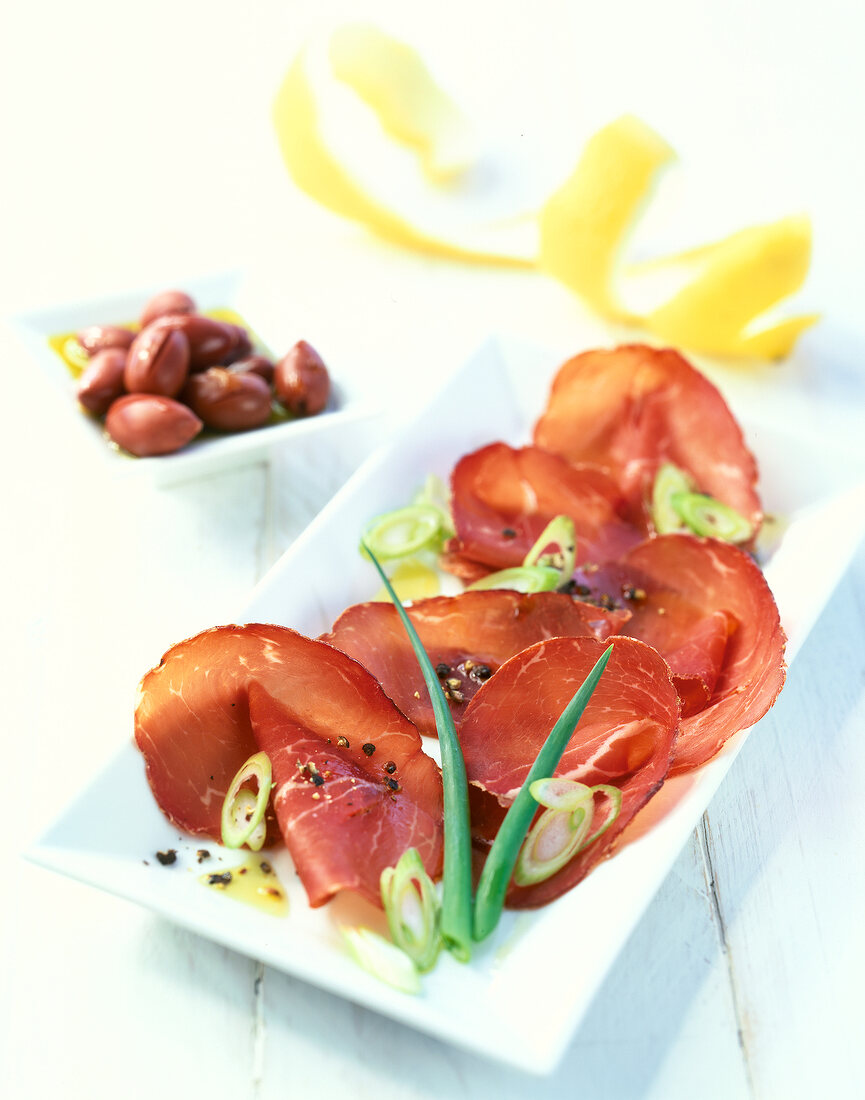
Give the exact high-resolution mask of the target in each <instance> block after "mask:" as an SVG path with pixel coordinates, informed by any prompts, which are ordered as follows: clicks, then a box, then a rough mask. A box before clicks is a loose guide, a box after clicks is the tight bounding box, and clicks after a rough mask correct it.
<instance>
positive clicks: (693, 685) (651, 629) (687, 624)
mask: <svg viewBox="0 0 865 1100" xmlns="http://www.w3.org/2000/svg"><path fill="white" fill-rule="evenodd" d="M665 537H666V536H659V538H661V539H663V538H665ZM574 587H575V588H576V589H577V590H578V591H579V592H580V593H581V594H582V595H584V596H585V597H586V598H587V599H593V600H596V601H597V602H598V603H599V604H600V605H601V606H602V607H622V608H627V609H628V611H629V612H630V618H629V620H628V622H627V623H626V624H625V625H624V626H623V627H622V630H621V633H623V634H627V635H628V636H629V637H631V638H639V639H640V640H641V641H643V642H648V643H649V645H651V646H654V647H655V649H657V650H658V651H659V652H660V653H661V655H662V656H663V657H664V658H665V660H666V661H667V663H668V664H669V666H670V669H671V671H672V673H673V682H674V683H675V685H676V689H677V690H678V692H679V698H680V700H681V702H682V714H683V716H684V715H689V714H694V713H696V712H697V711H698V710H702V709H703V707H705V706H706V704H707V703H708V702H709V699H710V698H711V695H712V692H713V690H714V688H715V683H716V681H717V679H718V673H719V671H720V669H721V665H722V663H723V660H724V651H725V649H726V646H727V638H728V636H729V635H730V633H731V631H732V630H733V629H734V628H735V621H734V620H733V619H732V617H731V616H730V615H729V614H728V613H727V612H726V611H722V610H712V609H711V606H710V609H709V610H708V611H707V609H706V605H705V604H704V602H703V601H702V600H701V602H700V603H699V604H694V603H692V602H691V601H690V600H689V599H686V598H684V597H683V596H682V595H681V594H680V593H679V592H678V591H676V590H675V588H673V587H671V586H670V584H669V583H661V582H660V581H659V580H658V579H657V578H654V577H652V576H651V575H647V574H644V573H643V572H642V570H641V569H640V568H638V567H637V565H636V564H632V557H631V554H626V555H625V557H624V558H623V559H622V561H620V562H607V563H606V564H604V565H602V566H600V567H599V568H598V569H594V570H591V571H589V572H586V571H579V572H578V573H577V575H576V576H575V578H574Z"/></svg>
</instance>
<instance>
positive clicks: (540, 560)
mask: <svg viewBox="0 0 865 1100" xmlns="http://www.w3.org/2000/svg"><path fill="white" fill-rule="evenodd" d="M576 560H577V532H576V530H575V528H574V521H573V520H572V519H571V517H570V516H564V515H562V516H556V517H555V518H554V519H551V520H550V522H549V523H548V524H547V526H546V527H545V528H544V529H543V531H542V532H541V536H540V538H539V539H538V540H537V542H536V543H535V545H534V546H533V547H532V548H531V550H529V552H528V554H526V556H525V557H524V558H523V565H524V566H530V565H542V566H548V567H549V568H550V569H557V570H558V571H559V577H560V580H559V583H560V584H561V583H563V582H564V581H567V580H570V578H571V574H572V573H573V571H574V565H575V564H576Z"/></svg>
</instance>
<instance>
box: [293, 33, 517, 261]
mask: <svg viewBox="0 0 865 1100" xmlns="http://www.w3.org/2000/svg"><path fill="white" fill-rule="evenodd" d="M273 118H274V124H275V126H276V133H277V137H278V140H279V147H280V151H281V153H282V158H283V160H284V162H285V166H286V168H287V169H288V173H289V175H290V176H291V178H292V179H293V180H294V182H295V183H296V184H297V186H298V187H299V188H300V189H301V190H302V191H305V192H306V194H307V195H309V196H310V197H311V198H313V199H315V200H316V201H317V202H319V203H321V204H322V205H323V206H326V207H327V208H328V209H329V210H332V211H333V212H334V213H336V214H340V215H342V217H344V218H350V219H351V220H352V221H357V222H361V223H362V224H364V225H366V226H367V228H369V229H371V230H372V231H373V232H374V233H376V234H378V236H380V237H382V238H384V239H385V240H387V241H390V242H392V243H393V244H398V245H401V246H403V247H405V248H413V249H417V250H419V251H421V252H426V253H428V254H429V255H432V256H439V257H441V258H444V259H456V260H462V261H465V262H469V263H484V264H504V265H506V266H510V267H531V266H533V265H532V264H531V262H530V261H527V260H526V259H524V258H522V257H516V256H508V255H501V254H498V253H495V252H487V251H484V250H479V249H473V248H463V247H461V246H460V245H459V244H457V243H453V242H450V241H446V240H442V239H440V238H438V237H435V236H432V235H430V234H428V233H426V232H425V231H424V230H422V229H421V228H419V227H418V226H415V225H413V224H412V223H411V222H409V221H407V220H406V219H404V218H402V217H400V216H399V215H397V214H394V213H393V212H392V211H391V210H389V209H388V208H387V207H386V206H384V205H383V204H382V203H380V202H379V201H378V200H377V199H376V198H375V197H374V196H372V195H370V194H369V193H367V192H366V191H365V190H364V188H363V187H362V186H361V185H360V184H358V183H357V181H356V180H354V179H352V177H351V174H350V173H349V172H348V171H347V170H346V169H345V168H344V167H343V166H342V165H341V164H340V162H339V161H338V160H337V159H336V157H335V156H334V155H333V153H332V152H331V151H330V150H329V149H328V147H327V144H326V142H325V140H324V136H323V134H322V132H321V128H320V125H319V113H318V110H317V107H316V102H315V96H314V93H313V90H312V86H311V84H310V80H309V76H308V72H307V67H306V53H305V51H301V52H300V53H299V54H298V56H297V57H296V58H295V59H294V61H293V62H292V64H291V66H290V67H289V69H288V72H287V73H286V75H285V78H284V80H283V82H282V85H281V87H280V89H279V91H278V92H277V96H276V100H275V102H274V107H273Z"/></svg>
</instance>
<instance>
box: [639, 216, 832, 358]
mask: <svg viewBox="0 0 865 1100" xmlns="http://www.w3.org/2000/svg"><path fill="white" fill-rule="evenodd" d="M810 258H811V224H810V222H809V220H808V219H807V218H805V217H801V216H800V217H789V218H782V219H781V220H779V221H776V222H771V223H770V224H768V225H755V226H750V227H749V228H747V229H743V230H741V231H739V232H738V233H734V234H732V235H731V236H729V237H726V238H724V239H723V240H720V241H716V242H714V243H713V244H708V245H704V246H702V247H701V248H696V249H693V250H691V251H689V252H684V253H681V254H680V255H676V256H669V257H665V258H663V259H660V260H657V261H655V262H654V263H653V264H652V265H648V264H646V265H641V269H642V270H644V271H645V270H647V269H648V268H649V267H653V268H654V269H655V270H658V269H660V268H661V267H666V268H673V267H675V266H686V267H687V268H688V269H689V270H690V272H691V275H690V278H689V279H688V280H687V281H686V282H685V284H684V285H683V286H682V288H681V289H680V290H679V291H678V292H677V293H676V294H674V295H673V297H672V298H670V299H669V300H668V301H666V302H665V303H663V304H662V305H661V306H659V307H658V308H657V309H655V310H654V311H653V312H651V313H649V314H648V316H647V317H646V318H645V323H646V326H647V327H648V328H649V329H650V330H651V331H652V332H654V333H655V334H656V335H657V336H660V337H661V338H662V339H663V340H665V341H668V342H669V343H671V344H674V345H677V346H683V347H687V348H691V349H692V350H694V351H698V352H704V353H705V354H708V355H729V356H740V357H745V356H751V357H754V358H759V359H778V358H781V357H783V356H785V355H787V354H789V352H790V351H791V350H792V348H793V345H794V344H795V342H796V339H797V337H798V336H799V335H800V334H801V333H802V332H804V330H805V329H807V328H809V327H810V326H811V325H813V324H814V322H815V321H816V320H817V319H818V316H817V314H813V313H809V314H803V315H802V316H800V317H791V318H787V319H786V320H783V321H779V322H777V323H775V324H768V325H764V326H763V327H758V325H759V322H760V318H761V317H762V316H763V314H765V313H766V312H767V311H768V310H770V309H771V308H772V307H773V306H775V305H776V304H777V303H778V302H780V301H782V300H783V299H785V298H787V297H789V296H790V295H791V294H793V292H794V291H796V290H798V289H799V287H801V285H802V283H803V282H804V281H805V276H806V275H807V274H808V266H809V263H810Z"/></svg>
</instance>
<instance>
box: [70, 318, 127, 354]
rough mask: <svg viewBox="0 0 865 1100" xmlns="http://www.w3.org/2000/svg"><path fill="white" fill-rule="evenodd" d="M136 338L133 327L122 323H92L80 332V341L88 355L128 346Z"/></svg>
mask: <svg viewBox="0 0 865 1100" xmlns="http://www.w3.org/2000/svg"><path fill="white" fill-rule="evenodd" d="M134 339H135V333H134V332H133V331H132V329H131V328H123V327H121V326H120V325H90V326H89V327H88V328H85V329H82V331H81V332H79V333H78V343H79V344H80V345H81V346H82V348H84V350H85V351H86V352H87V354H88V355H95V354H96V353H97V351H105V349H106V348H128V347H129V346H130V345H131V343H132V341H133V340H134Z"/></svg>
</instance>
